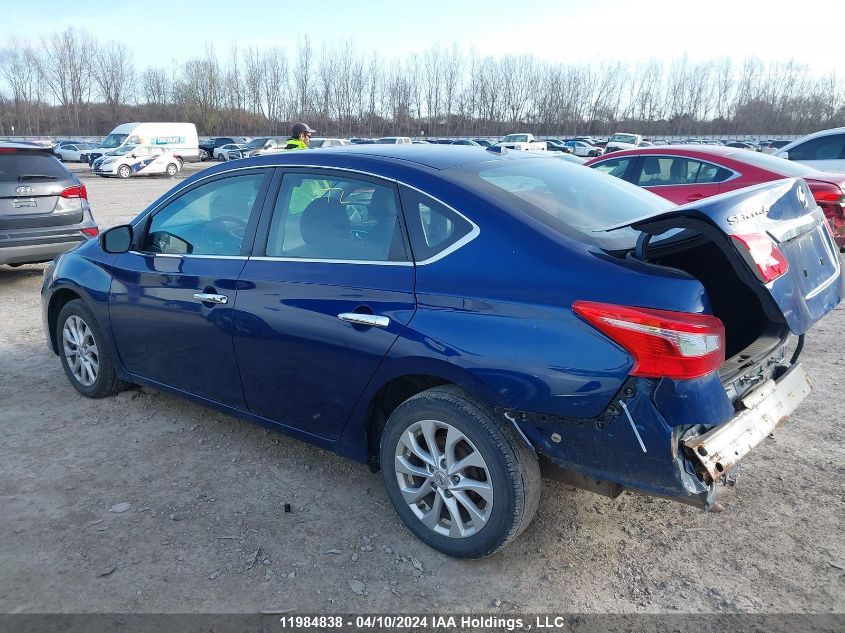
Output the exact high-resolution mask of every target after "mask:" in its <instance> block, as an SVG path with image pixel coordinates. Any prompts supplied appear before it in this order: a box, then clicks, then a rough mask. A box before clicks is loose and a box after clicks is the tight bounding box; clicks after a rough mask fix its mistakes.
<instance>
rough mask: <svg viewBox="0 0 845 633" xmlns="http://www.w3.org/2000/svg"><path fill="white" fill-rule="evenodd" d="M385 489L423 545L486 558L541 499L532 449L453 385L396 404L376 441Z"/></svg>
mask: <svg viewBox="0 0 845 633" xmlns="http://www.w3.org/2000/svg"><path fill="white" fill-rule="evenodd" d="M380 457H381V466H382V473H383V476H384V481H385V485H386V486H387V492H388V495H389V496H390V499H391V501H392V502H393V506H394V508H395V509H396V512H397V513H398V514H399V516H400V517H401V519H402V520H403V521H404V522H405V525H407V526H408V528H409V529H410V530H411V531H412V532H413V533H414V534H415V535H416V536H417V537H418V538H419V539H420V540H422V541H423V542H424V543H426V544H428V545H430V546H431V547H433V548H435V549H437V550H439V551H441V552H443V553H445V554H448V555H450V556H456V557H459V558H481V557H483V556H489V555H490V554H493V553H494V552H496V551H498V550H499V549H501V548H502V547H504V546H505V545H506V544H507V543H509V542H510V541H511V540H513V539H514V538H516V537H517V536H518V535H519V534H520V533H521V532H522V531H523V530H524V529H525V528H526V527H527V526H528V524H529V523H530V522H531V519H532V518H533V516H534V513H535V511H536V509H537V504H538V502H539V498H540V471H539V466H538V464H537V458H536V456H535V454H534V452H533V450H532V449H531V448H530V447H529V446H527V444H526V443H525V441H524V440H523V439H522V438H521V437H519V436H518V435H517V433H516V432H515V431H514V429H513V428H511V427H510V426H509V425H507V424H505V423H500V421H499V419H498V417H497V416H495V414H494V413H493V411H492V410H491V409H489V407H487V406H486V405H484V404H483V403H482V402H479V401H478V400H476V399H474V398H473V397H472V396H470V395H468V394H467V393H465V392H464V391H462V390H461V389H459V388H457V387H451V386H445V387H435V388H433V389H429V390H427V391H424V392H422V393H420V394H417V395H416V396H413V397H412V398H409V399H408V400H406V401H405V402H404V403H402V404H401V405H400V406H399V407H398V408H397V409H396V410H395V411H394V412H393V414H392V415H391V416H390V419H389V420H388V421H387V425H386V426H385V429H384V433H383V435H382V438H381V449H380Z"/></svg>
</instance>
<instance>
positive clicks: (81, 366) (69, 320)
mask: <svg viewBox="0 0 845 633" xmlns="http://www.w3.org/2000/svg"><path fill="white" fill-rule="evenodd" d="M56 340H58V342H59V345H58V347H59V356H60V357H61V359H62V367H63V368H64V370H65V374H67V377H68V379H69V380H70V383H71V384H72V385H73V387H74V388H75V389H76V390H77V391H78V392H79V393H81V394H82V395H83V396H87V397H88V398H103V397H105V396H110V395H113V394H115V393H117V392H118V391H120V390H121V389H123V388H124V387H125V386H126V383H125V382H123V381H122V380H120V379H119V378H118V377H117V373H116V372H115V370H114V365H113V364H112V360H111V357H110V356H109V352H108V350H107V349H106V346H105V339H104V337H103V333H102V331H101V330H100V325H99V323H97V319H95V318H94V314H93V312H91V310H90V309H89V308H88V306H86V305H85V303H84V302H83V301H82V300H81V299H74V300H73V301H69V302H68V303H66V304H65V306H64V307H63V308H62V311H61V312H60V313H59V319H58V322H57V325H56Z"/></svg>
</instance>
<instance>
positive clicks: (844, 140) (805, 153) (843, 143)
mask: <svg viewBox="0 0 845 633" xmlns="http://www.w3.org/2000/svg"><path fill="white" fill-rule="evenodd" d="M789 158H791V159H792V160H837V159H840V158H845V134H831V135H829V136H821V137H819V138H814V139H812V140H809V141H807V142H806V143H801V144H800V145H796V146H795V147H793V148H792V149H791V150H789Z"/></svg>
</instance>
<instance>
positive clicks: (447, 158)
mask: <svg viewBox="0 0 845 633" xmlns="http://www.w3.org/2000/svg"><path fill="white" fill-rule="evenodd" d="M538 158H549V159H550V160H553V159H554V157H551V156H539V155H538V154H537V153H533V152H519V151H507V150H506V151H504V152H494V151H490V150H487V149H485V148H483V147H477V146H472V145H441V144H433V145H431V144H427V145H413V144H407V145H375V144H367V145H342V146H339V147H332V148H328V149H319V148H318V149H309V150H305V151H298V152H278V153H275V154H270V155H265V156H256V157H253V158H247V159H244V160H241V161H238V165H239V166H243V167H246V166H249V165H254V166H261V165H313V166H319V167H341V168H349V167H350V163H351V162H353V163H354V167H355V168H357V169H366V168H367V167H368V166H372V167H374V168H377V167H378V166H380V165H381V166H384V165H385V164H393V165H405V166H409V167H413V166H417V167H419V168H429V169H436V170H442V169H451V168H453V167H460V166H463V165H471V164H476V163H484V162H493V161H509V160H527V159H535V160H536V159H538ZM217 168H218V169H221V170H222V169H223V168H225V165H220V166H218V167H217ZM211 169H215V168H211Z"/></svg>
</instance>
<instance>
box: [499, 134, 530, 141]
mask: <svg viewBox="0 0 845 633" xmlns="http://www.w3.org/2000/svg"><path fill="white" fill-rule="evenodd" d="M502 142H503V143H527V142H528V135H527V134H508V135H507V136H506V137H505V138H503V139H502Z"/></svg>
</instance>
